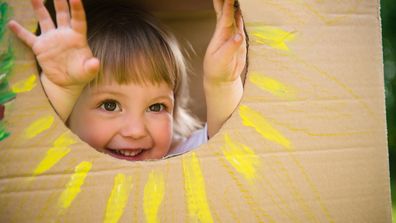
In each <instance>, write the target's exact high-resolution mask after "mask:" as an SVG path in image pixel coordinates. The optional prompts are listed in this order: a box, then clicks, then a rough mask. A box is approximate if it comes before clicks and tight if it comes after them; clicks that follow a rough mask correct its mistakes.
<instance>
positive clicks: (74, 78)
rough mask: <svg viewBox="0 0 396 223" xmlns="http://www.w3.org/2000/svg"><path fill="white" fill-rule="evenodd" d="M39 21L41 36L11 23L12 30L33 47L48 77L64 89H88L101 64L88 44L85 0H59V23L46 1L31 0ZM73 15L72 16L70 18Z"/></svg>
mask: <svg viewBox="0 0 396 223" xmlns="http://www.w3.org/2000/svg"><path fill="white" fill-rule="evenodd" d="M31 1H32V5H33V9H34V11H35V14H36V16H37V18H38V20H39V24H40V28H41V31H42V33H41V35H40V36H35V35H33V34H32V33H30V32H29V31H27V30H26V29H25V28H23V27H22V26H21V25H20V24H18V23H16V22H14V21H11V22H10V23H9V26H10V28H11V30H12V31H13V32H14V33H15V34H16V35H17V36H18V37H19V38H20V39H21V40H22V41H23V42H25V43H26V44H27V45H28V46H29V47H31V48H32V50H33V52H34V54H35V55H36V57H37V60H38V62H39V64H40V66H41V68H42V69H43V73H44V75H45V76H46V77H47V79H48V80H49V81H51V82H52V83H53V84H54V85H56V86H58V87H61V88H68V87H70V86H80V88H81V87H82V86H84V85H85V84H87V83H88V82H89V81H90V80H91V79H93V78H94V76H95V75H96V73H97V71H98V69H99V62H98V60H97V59H96V58H94V57H93V56H92V52H91V50H90V48H89V46H88V44H87V37H86V32H87V27H86V20H85V12H84V9H83V6H82V3H81V0H70V6H71V10H70V11H69V6H68V4H67V1H66V0H56V1H55V9H56V24H57V25H58V27H55V24H54V22H53V21H52V19H51V17H50V15H49V13H48V11H47V9H46V8H45V6H44V5H43V1H42V0H31ZM70 13H71V15H70Z"/></svg>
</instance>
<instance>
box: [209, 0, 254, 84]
mask: <svg viewBox="0 0 396 223" xmlns="http://www.w3.org/2000/svg"><path fill="white" fill-rule="evenodd" d="M234 3H235V0H213V4H214V8H215V11H216V16H217V24H216V30H215V33H214V35H213V37H212V39H211V41H210V43H209V46H208V49H207V51H206V55H205V59H204V78H205V83H206V84H222V83H230V82H234V81H240V80H239V79H240V78H239V77H240V75H241V73H242V72H243V70H244V68H245V65H246V51H247V50H246V37H245V34H244V29H243V20H242V15H241V11H240V9H239V8H238V9H237V10H236V11H235V9H234Z"/></svg>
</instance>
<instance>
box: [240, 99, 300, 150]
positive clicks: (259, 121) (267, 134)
mask: <svg viewBox="0 0 396 223" xmlns="http://www.w3.org/2000/svg"><path fill="white" fill-rule="evenodd" d="M239 115H240V116H241V118H242V123H243V124H244V125H245V126H248V127H252V128H254V129H255V130H256V131H257V132H258V133H260V134H261V135H262V136H263V137H264V138H266V139H268V140H270V141H272V142H275V143H277V144H279V145H281V146H283V147H284V148H286V149H287V150H289V151H290V150H292V145H291V143H290V141H289V140H288V139H287V138H286V137H284V136H283V135H282V134H281V133H280V132H279V131H278V130H276V129H275V128H274V127H272V126H271V124H270V123H269V122H268V121H267V120H266V119H265V118H264V117H263V116H262V115H261V114H260V113H258V112H256V111H254V110H253V109H251V108H249V107H248V106H246V105H241V106H240V107H239Z"/></svg>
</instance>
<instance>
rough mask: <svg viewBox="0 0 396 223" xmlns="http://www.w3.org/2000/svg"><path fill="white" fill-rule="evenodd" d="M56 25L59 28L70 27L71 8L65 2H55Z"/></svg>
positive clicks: (61, 0) (59, 0) (62, 0)
mask: <svg viewBox="0 0 396 223" xmlns="http://www.w3.org/2000/svg"><path fill="white" fill-rule="evenodd" d="M55 10H56V23H57V25H58V27H69V26H70V13H69V6H68V4H67V2H66V1H65V0H55Z"/></svg>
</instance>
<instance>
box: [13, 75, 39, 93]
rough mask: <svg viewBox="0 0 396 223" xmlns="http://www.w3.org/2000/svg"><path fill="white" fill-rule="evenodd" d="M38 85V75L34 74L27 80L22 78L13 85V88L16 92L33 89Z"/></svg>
mask: <svg viewBox="0 0 396 223" xmlns="http://www.w3.org/2000/svg"><path fill="white" fill-rule="evenodd" d="M36 85H37V78H36V75H34V74H32V75H30V76H29V77H28V78H26V79H25V80H21V81H18V82H16V83H15V84H14V85H12V87H11V90H12V91H13V92H14V93H22V92H27V91H31V90H32V89H33V88H34V87H35V86H36Z"/></svg>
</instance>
